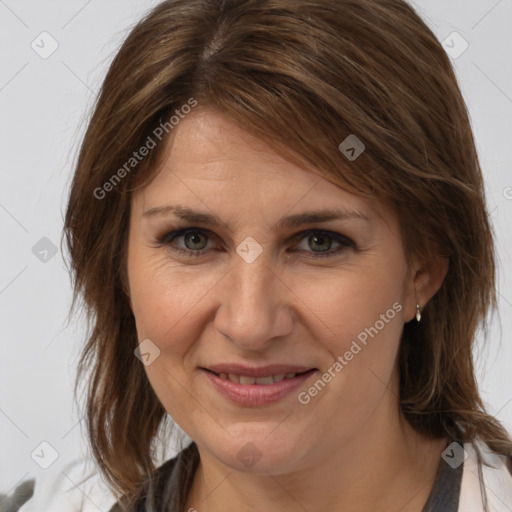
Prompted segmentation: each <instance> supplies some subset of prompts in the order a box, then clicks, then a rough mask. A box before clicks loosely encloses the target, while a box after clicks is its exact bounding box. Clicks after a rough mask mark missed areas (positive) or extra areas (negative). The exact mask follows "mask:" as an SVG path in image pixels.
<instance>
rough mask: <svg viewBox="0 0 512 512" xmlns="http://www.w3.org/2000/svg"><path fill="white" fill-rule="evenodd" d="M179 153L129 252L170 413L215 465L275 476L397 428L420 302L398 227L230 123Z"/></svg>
mask: <svg viewBox="0 0 512 512" xmlns="http://www.w3.org/2000/svg"><path fill="white" fill-rule="evenodd" d="M171 141H172V143H173V144H172V148H171V150H170V151H169V153H168V157H167V159H166V162H165V165H164V166H163V168H162V170H161V171H160V172H159V174H158V175H157V177H156V178H155V179H154V180H153V181H152V182H151V183H150V184H149V185H148V186H147V187H146V188H144V189H143V190H141V191H139V192H138V193H137V194H136V195H135V196H134V197H133V203H132V209H131V219H130V229H129V244H128V279H129V288H130V299H131V306H132V310H133V313H134V316H135V319H136V325H137V333H138V338H139V342H143V340H150V341H144V343H143V345H142V352H143V353H144V354H145V355H144V356H143V359H144V361H145V364H146V365H145V369H146V372H147V375H148V378H149V380H150V382H151V385H152V387H153V388H154V390H155V392H156V394H157V396H158V398H159V399H160V401H161V402H162V404H163V406H164V407H165V409H166V410H167V412H168V413H169V414H170V415H171V416H172V418H173V419H174V420H175V421H176V422H177V423H178V424H179V425H180V427H181V428H182V429H183V430H184V431H185V432H186V433H187V434H188V435H189V436H190V437H191V438H192V439H193V440H194V441H196V443H197V444H198V445H199V447H200V449H203V450H205V451H206V452H207V453H209V454H210V455H211V456H213V457H215V459H216V460H218V461H221V462H222V463H224V464H226V465H227V466H230V467H232V468H238V469H242V470H247V469H251V468H254V471H256V470H257V471H260V470H261V471H263V470H267V471H269V470H272V472H273V473H274V474H276V473H280V472H285V471H287V470H289V469H290V468H292V467H297V466H298V465H299V466H300V465H302V466H303V467H307V466H308V465H309V464H311V463H313V460H317V461H320V460H322V458H325V457H328V456H329V454H330V453H332V450H336V449H337V448H340V447H341V446H342V445H345V444H346V443H348V442H350V441H351V440H353V439H356V438H357V437H358V436H363V435H365V432H368V429H370V428H377V429H385V428H386V425H387V424H389V423H390V422H391V419H392V418H396V410H397V399H396V395H397V394H398V391H396V390H397V372H396V356H397V350H398V346H399V340H400V335H401V332H402V328H403V324H404V322H407V321H409V320H411V319H412V318H413V317H414V313H415V304H416V301H415V288H414V282H413V281H412V279H411V278H410V277H409V276H408V272H407V266H406V260H405V256H404V251H403V244H402V240H401V237H400V233H399V226H398V222H397V219H396V218H395V217H394V216H393V215H392V214H391V212H390V211H388V210H386V209H379V208H377V205H376V204H374V203H372V202H370V201H367V200H365V199H361V198H358V197H356V196H355V195H353V194H351V193H348V192H347V191H345V190H343V189H341V188H340V187H339V186H337V185H335V184H333V183H331V182H329V181H327V180H326V179H325V178H323V177H322V176H321V175H320V173H316V172H312V171H308V170H306V169H303V168H300V167H297V166H296V165H293V164H291V163H290V162H288V161H286V160H284V159H282V158H281V157H279V156H277V155H276V154H275V153H274V152H272V150H271V149H269V148H268V147H267V146H266V145H265V144H264V143H263V142H261V141H260V140H259V139H256V138H254V137H253V136H251V135H250V134H248V133H247V132H245V131H243V130H241V129H240V127H238V126H237V125H235V124H233V123H232V122H231V121H230V120H229V119H227V118H226V117H224V116H221V115H220V114H218V113H214V112H212V111H208V110H203V111H199V110H197V111H194V112H193V113H192V114H189V115H188V116H187V117H185V118H184V119H183V120H181V121H180V124H179V125H178V126H177V127H175V128H174V130H173V132H172V139H171ZM348 165H350V162H349V161H348V160H347V166H348ZM192 211H193V212H196V213H197V217H195V218H190V214H191V212H192ZM335 211H336V212H338V213H339V214H340V217H339V218H335V216H334V214H333V212H335ZM313 212H314V213H315V214H316V215H318V217H317V218H316V219H313V218H311V219H306V217H308V216H309V215H311V214H312V213H313ZM325 213H327V214H328V215H325V216H326V217H332V218H331V219H330V220H324V221H322V219H321V218H320V217H323V216H324V214H325ZM187 215H188V216H189V218H188V219H187V218H186V217H187ZM202 216H204V217H202ZM210 218H213V219H216V220H217V221H218V223H217V224H214V223H213V222H211V220H209V219H210ZM292 221H293V222H292ZM303 221H304V222H303ZM181 229H190V231H189V232H188V233H185V234H183V233H182V234H178V235H176V236H173V235H172V234H169V233H170V232H171V231H172V230H181ZM180 251H182V252H180ZM220 365H234V366H233V367H231V368H219V366H220ZM237 365H238V366H237ZM269 366H275V367H274V368H263V367H269ZM244 367H245V368H244ZM208 369H216V370H217V371H216V373H218V374H219V376H216V375H215V374H214V373H212V372H211V371H209V370H208ZM258 369H261V372H260V373H258ZM308 370H310V371H308ZM253 371H254V372H253ZM303 372H306V373H304V374H303V375H298V376H297V377H292V375H290V374H295V373H303ZM221 373H231V375H228V376H227V378H226V375H220V374H221ZM283 374H289V375H288V377H291V378H284V379H283ZM240 375H242V379H241V382H239V381H240ZM257 375H259V376H260V377H261V378H260V379H259V380H258V382H255V381H253V380H251V376H252V378H254V377H255V376H257ZM271 376H272V378H270V377H271ZM265 377H266V378H265ZM274 381H276V382H274ZM251 382H254V383H252V384H251Z"/></svg>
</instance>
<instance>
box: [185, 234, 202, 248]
mask: <svg viewBox="0 0 512 512" xmlns="http://www.w3.org/2000/svg"><path fill="white" fill-rule="evenodd" d="M187 241H191V242H192V244H193V245H194V244H200V243H201V235H200V234H199V233H189V234H188V235H186V237H185V245H186V246H187V248H189V249H203V248H204V247H189V244H188V243H187Z"/></svg>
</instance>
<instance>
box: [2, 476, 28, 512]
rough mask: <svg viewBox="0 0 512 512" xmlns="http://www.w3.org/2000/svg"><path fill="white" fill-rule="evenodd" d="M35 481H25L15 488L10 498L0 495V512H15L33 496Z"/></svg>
mask: <svg viewBox="0 0 512 512" xmlns="http://www.w3.org/2000/svg"><path fill="white" fill-rule="evenodd" d="M35 482H36V481H35V480H33V479H32V480H25V481H24V482H22V483H21V484H20V485H18V486H17V487H16V489H15V490H14V493H13V495H12V496H6V495H5V494H0V512H17V511H18V510H19V509H20V508H21V506H22V505H23V504H24V503H25V502H26V501H28V500H29V499H30V498H31V497H32V495H33V494H34V486H35Z"/></svg>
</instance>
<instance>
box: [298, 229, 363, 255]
mask: <svg viewBox="0 0 512 512" xmlns="http://www.w3.org/2000/svg"><path fill="white" fill-rule="evenodd" d="M298 237H301V238H300V240H301V242H302V241H303V240H304V241H305V242H306V246H307V247H309V248H311V249H313V250H312V251H308V250H307V249H301V250H304V251H305V252H312V253H314V256H313V257H315V258H321V257H327V256H333V255H337V254H339V253H340V252H342V251H344V250H345V249H347V248H352V249H355V248H356V247H355V244H354V242H353V241H352V240H350V239H349V238H347V237H346V236H344V235H341V234H340V233H334V232H332V231H323V230H310V231H307V232H305V233H300V234H298V235H297V238H298ZM333 242H334V243H336V244H338V247H337V248H336V249H334V250H330V249H331V248H332V245H333ZM301 245H302V246H303V247H304V244H303V243H300V244H297V245H296V246H295V247H300V246H301Z"/></svg>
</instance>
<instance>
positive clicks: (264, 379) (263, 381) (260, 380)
mask: <svg viewBox="0 0 512 512" xmlns="http://www.w3.org/2000/svg"><path fill="white" fill-rule="evenodd" d="M273 383H274V379H273V378H272V375H269V376H268V377H258V378H257V379H256V384H267V385H268V384H273ZM240 384H242V379H241V378H240Z"/></svg>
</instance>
